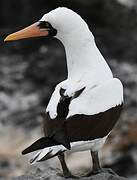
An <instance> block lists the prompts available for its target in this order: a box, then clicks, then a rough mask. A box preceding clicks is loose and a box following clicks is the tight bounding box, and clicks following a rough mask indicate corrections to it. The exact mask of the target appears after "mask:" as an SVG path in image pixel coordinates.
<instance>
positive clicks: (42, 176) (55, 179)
mask: <svg viewBox="0 0 137 180" xmlns="http://www.w3.org/2000/svg"><path fill="white" fill-rule="evenodd" d="M29 173H30V174H29V175H22V176H19V177H15V178H12V180H65V178H64V177H62V176H61V175H59V170H58V169H54V168H51V167H47V169H46V170H44V171H43V170H41V169H39V168H37V169H35V170H34V169H32V172H29ZM78 179H80V180H127V179H126V178H123V177H120V176H118V175H117V174H116V175H113V174H110V173H99V174H97V175H92V176H90V177H81V178H78ZM70 180H73V178H70Z"/></svg>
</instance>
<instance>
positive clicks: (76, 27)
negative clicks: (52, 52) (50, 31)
mask: <svg viewBox="0 0 137 180" xmlns="http://www.w3.org/2000/svg"><path fill="white" fill-rule="evenodd" d="M40 21H42V22H49V23H50V24H51V25H52V27H53V28H55V29H56V30H57V34H56V37H57V38H58V39H60V40H62V38H67V37H70V36H72V35H73V37H75V36H80V37H81V36H86V35H87V33H89V32H90V31H89V28H88V26H87V24H86V22H85V21H84V20H83V19H82V18H81V17H80V16H79V15H78V14H77V13H75V12H74V11H72V10H71V9H68V8H65V7H59V8H57V9H55V10H52V11H50V12H49V13H47V14H45V15H44V16H43V17H42V18H41V19H40ZM90 34H91V32H90Z"/></svg>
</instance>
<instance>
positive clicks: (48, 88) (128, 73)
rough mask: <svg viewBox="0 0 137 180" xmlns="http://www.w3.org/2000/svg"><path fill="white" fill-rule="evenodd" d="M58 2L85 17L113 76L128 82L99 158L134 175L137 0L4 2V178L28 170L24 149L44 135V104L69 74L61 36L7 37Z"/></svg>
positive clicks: (0, 126)
mask: <svg viewBox="0 0 137 180" xmlns="http://www.w3.org/2000/svg"><path fill="white" fill-rule="evenodd" d="M121 2H122V3H121ZM59 6H66V7H69V8H71V9H73V10H75V11H76V12H77V13H79V14H80V15H81V16H82V17H83V18H84V19H85V21H86V22H87V23H88V25H89V28H90V29H91V31H92V32H93V34H94V36H95V38H96V43H97V46H98V48H99V49H100V51H101V52H102V54H103V55H104V57H105V59H106V60H107V62H108V64H109V65H110V67H111V69H112V71H113V73H114V76H115V77H118V78H120V79H121V81H122V82H123V84H124V93H125V105H124V110H123V112H122V115H121V118H120V121H119V123H118V124H117V126H116V128H115V129H114V130H113V132H112V134H111V135H110V137H109V140H108V142H107V144H106V146H105V147H104V150H103V153H102V155H101V157H102V164H103V165H104V166H106V167H107V166H109V167H111V168H113V169H114V170H115V171H116V172H117V173H118V174H119V175H121V176H125V177H129V178H130V179H134V178H136V176H137V155H136V154H137V152H136V147H137V130H136V129H137V50H136V49H137V2H136V1H135V0H131V1H127V0H123V1H122V0H113V1H108V0H92V1H91V0H56V1H55V0H39V1H34V0H33V1H32V0H20V1H17V0H16V1H15V0H12V1H8V0H1V1H0V135H1V136H0V167H1V168H0V177H1V178H3V177H4V178H8V177H14V176H17V175H19V174H23V173H25V171H26V169H27V165H26V164H27V161H26V159H25V160H24V158H23V157H22V156H21V154H20V152H21V150H22V149H23V148H25V147H26V144H29V143H31V142H33V141H34V140H35V139H37V138H38V137H39V136H41V134H42V131H41V123H42V119H41V117H40V111H41V110H42V109H45V108H46V105H47V103H48V101H49V98H50V96H51V93H52V91H53V90H54V87H55V85H56V84H57V83H59V82H60V81H62V80H64V79H65V78H66V63H65V52H64V47H63V45H62V44H61V43H60V42H59V41H58V40H56V39H50V38H36V39H29V40H22V41H19V42H10V43H4V42H3V39H4V38H5V37H6V35H8V34H9V33H11V32H14V31H16V30H19V29H21V28H23V27H25V26H27V25H29V24H32V23H33V22H35V21H37V20H39V19H40V18H41V17H42V15H43V14H45V13H47V12H49V11H50V10H52V9H54V8H56V7H59ZM85 156H86V155H85ZM76 160H77V159H76ZM76 160H75V159H74V161H76ZM82 163H83V162H82Z"/></svg>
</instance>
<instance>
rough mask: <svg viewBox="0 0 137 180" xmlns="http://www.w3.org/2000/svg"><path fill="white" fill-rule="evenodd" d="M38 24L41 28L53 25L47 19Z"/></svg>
mask: <svg viewBox="0 0 137 180" xmlns="http://www.w3.org/2000/svg"><path fill="white" fill-rule="evenodd" d="M38 26H39V28H40V29H46V28H50V26H51V25H50V24H49V23H48V22H46V21H40V22H39V25H38Z"/></svg>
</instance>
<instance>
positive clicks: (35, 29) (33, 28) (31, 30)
mask: <svg viewBox="0 0 137 180" xmlns="http://www.w3.org/2000/svg"><path fill="white" fill-rule="evenodd" d="M38 25H39V22H36V23H34V24H32V25H30V26H28V27H26V28H24V29H22V30H20V31H17V32H15V33H12V34H10V35H8V36H7V37H6V38H5V39H4V41H15V40H20V39H26V38H32V37H40V36H48V34H49V32H48V29H40V28H39V26H38Z"/></svg>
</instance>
